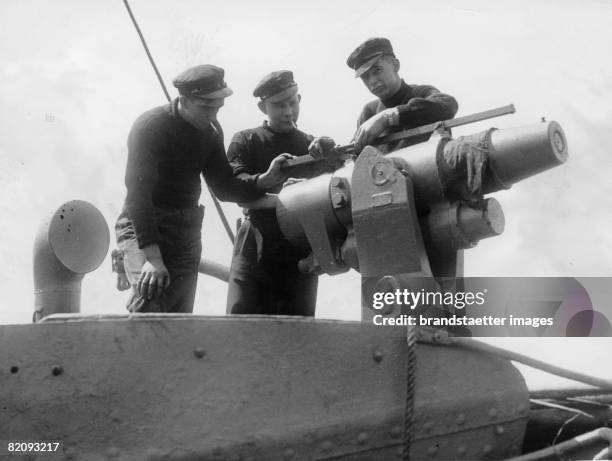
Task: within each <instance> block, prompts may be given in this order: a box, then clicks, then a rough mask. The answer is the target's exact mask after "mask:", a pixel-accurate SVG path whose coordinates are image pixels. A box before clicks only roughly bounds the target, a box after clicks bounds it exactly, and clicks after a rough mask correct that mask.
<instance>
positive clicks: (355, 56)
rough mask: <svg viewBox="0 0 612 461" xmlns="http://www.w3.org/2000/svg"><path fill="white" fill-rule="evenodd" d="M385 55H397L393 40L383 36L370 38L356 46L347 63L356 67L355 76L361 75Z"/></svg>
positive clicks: (353, 67) (352, 67)
mask: <svg viewBox="0 0 612 461" xmlns="http://www.w3.org/2000/svg"><path fill="white" fill-rule="evenodd" d="M384 55H388V56H393V57H395V54H394V53H393V47H392V46H391V42H390V41H389V40H388V39H386V38H382V37H374V38H369V39H367V40H366V41H365V42H363V43H362V44H361V45H359V46H358V47H357V48H355V51H353V52H352V53H351V55H350V56H349V57H348V59H347V60H346V64H347V66H349V67H350V68H351V69H355V77H361V75H362V74H364V73H365V72H367V71H368V70H369V69H370V67H372V66H373V65H374V64H375V63H376V61H378V59H379V58H380V57H381V56H384Z"/></svg>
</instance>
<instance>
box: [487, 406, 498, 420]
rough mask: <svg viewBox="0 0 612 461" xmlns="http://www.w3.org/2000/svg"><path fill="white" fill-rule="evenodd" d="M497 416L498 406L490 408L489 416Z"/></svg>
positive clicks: (491, 417)
mask: <svg viewBox="0 0 612 461" xmlns="http://www.w3.org/2000/svg"><path fill="white" fill-rule="evenodd" d="M496 416H497V408H491V409H490V410H489V418H490V419H494V418H495V417H496Z"/></svg>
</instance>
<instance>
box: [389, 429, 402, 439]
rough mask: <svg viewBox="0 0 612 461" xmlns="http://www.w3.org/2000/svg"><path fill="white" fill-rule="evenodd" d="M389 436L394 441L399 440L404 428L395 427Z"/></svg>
mask: <svg viewBox="0 0 612 461" xmlns="http://www.w3.org/2000/svg"><path fill="white" fill-rule="evenodd" d="M389 434H390V435H391V437H393V438H394V439H397V438H399V436H400V435H402V428H401V427H400V426H393V427H392V428H391V430H390V431H389Z"/></svg>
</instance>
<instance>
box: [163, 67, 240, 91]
mask: <svg viewBox="0 0 612 461" xmlns="http://www.w3.org/2000/svg"><path fill="white" fill-rule="evenodd" d="M224 75H225V71H224V70H223V69H221V68H220V67H217V66H213V65H212V64H202V65H200V66H195V67H191V68H189V69H187V70H186V71H183V72H181V73H180V74H179V75H178V76H177V77H176V78H175V79H174V80H173V82H172V84H173V85H174V86H175V87H176V88H177V89H178V90H179V93H180V94H183V95H185V96H193V97H196V98H200V99H217V98H225V97H227V96H230V95H231V94H232V93H233V91H232V89H231V88H229V87H228V86H227V84H226V83H225V81H224V80H223V77H224Z"/></svg>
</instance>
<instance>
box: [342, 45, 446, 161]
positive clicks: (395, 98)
mask: <svg viewBox="0 0 612 461" xmlns="http://www.w3.org/2000/svg"><path fill="white" fill-rule="evenodd" d="M346 64H347V65H348V66H349V67H350V68H351V69H353V70H354V71H355V77H356V78H357V77H358V78H361V80H362V81H363V83H364V84H365V86H366V87H367V89H368V90H369V91H370V92H371V93H372V94H373V95H374V96H376V97H377V98H378V99H376V100H374V101H371V102H370V103H368V104H366V106H365V107H364V108H363V110H362V112H361V115H360V116H359V120H358V122H357V132H356V133H355V138H354V142H355V147H356V149H357V152H360V151H361V149H363V147H365V146H366V145H368V144H369V143H371V142H372V141H373V140H374V139H375V138H376V137H378V136H379V135H381V134H383V132H395V131H400V130H404V129H409V128H415V127H418V126H422V125H427V124H429V123H433V122H437V121H442V120H448V119H451V118H453V117H454V116H455V114H456V113H457V108H458V105H457V101H455V98H453V97H452V96H449V95H447V94H444V93H441V92H440V91H439V90H438V89H437V88H435V87H433V86H430V85H408V84H406V83H405V82H404V80H402V78H401V77H400V76H399V69H400V62H399V60H398V59H397V58H396V57H395V53H394V52H393V47H392V46H391V42H390V41H389V40H388V39H386V38H381V37H375V38H370V39H368V40H366V41H365V42H363V43H362V44H361V45H359V46H358V47H357V48H356V49H355V50H354V51H353V52H352V53H351V54H350V55H349V57H348V59H347V61H346ZM427 138H428V136H425V139H420V140H417V142H420V141H424V140H426V139H427ZM398 147H400V146H399V145H396V146H390V148H391V149H393V148H398Z"/></svg>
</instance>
